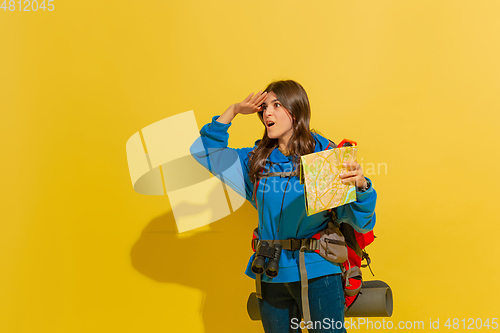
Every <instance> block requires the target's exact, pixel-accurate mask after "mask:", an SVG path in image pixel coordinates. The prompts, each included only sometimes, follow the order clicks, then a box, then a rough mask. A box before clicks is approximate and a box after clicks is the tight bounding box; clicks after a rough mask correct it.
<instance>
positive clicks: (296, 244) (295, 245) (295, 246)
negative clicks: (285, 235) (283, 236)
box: [289, 238, 302, 251]
mask: <svg viewBox="0 0 500 333" xmlns="http://www.w3.org/2000/svg"><path fill="white" fill-rule="evenodd" d="M289 240H290V251H298V250H300V247H301V245H302V239H298V238H290V239H289Z"/></svg>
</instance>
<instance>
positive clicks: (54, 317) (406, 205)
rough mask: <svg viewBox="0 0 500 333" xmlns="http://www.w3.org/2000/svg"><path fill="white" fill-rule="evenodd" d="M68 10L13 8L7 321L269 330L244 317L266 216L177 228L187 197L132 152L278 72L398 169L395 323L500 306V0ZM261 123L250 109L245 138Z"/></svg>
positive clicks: (237, 137)
mask: <svg viewBox="0 0 500 333" xmlns="http://www.w3.org/2000/svg"><path fill="white" fill-rule="evenodd" d="M54 5H55V10H54V11H53V12H48V11H45V12H43V11H37V12H19V11H18V9H17V10H16V11H15V12H9V11H8V10H7V11H3V10H0V36H1V44H0V111H1V118H0V136H1V137H0V139H1V141H0V142H1V156H2V157H1V164H0V165H1V179H2V182H1V185H2V186H1V190H0V191H1V198H0V199H1V201H0V202H1V207H2V208H1V215H0V219H1V222H0V223H1V227H0V267H1V274H0V331H1V332H6V333H17V332H23V333H24V332H36V333H39V332H51V333H59V332H60V333H63V332H64V333H67V332H123V333H125V332H142V331H145V332H207V333H213V332H239V333H243V332H263V330H262V327H261V323H260V322H251V321H250V320H249V319H248V317H247V314H246V308H245V306H246V298H247V295H248V294H249V292H251V291H252V290H253V288H254V284H253V280H251V279H249V278H248V277H246V276H245V275H244V274H243V271H244V269H245V267H246V263H247V260H248V257H249V255H250V249H249V244H250V242H249V240H250V237H251V231H252V230H253V228H254V227H255V223H256V213H255V210H253V208H252V207H251V206H250V205H249V204H245V205H244V206H243V207H242V208H240V209H239V210H237V211H236V212H235V213H234V214H232V215H230V216H228V217H226V218H224V219H222V220H220V221H218V222H215V223H213V224H212V225H210V227H206V228H205V229H203V230H198V231H197V232H191V233H190V234H188V235H183V236H178V235H177V233H176V227H175V221H174V218H173V215H172V212H171V209H170V206H169V201H168V198H167V197H165V196H144V195H140V194H137V193H135V192H134V191H133V189H132V185H131V181H130V177H129V174H128V167H127V159H126V153H125V143H126V141H127V140H128V138H129V137H130V136H131V135H132V134H134V133H135V132H137V131H138V130H140V129H141V128H143V127H145V126H147V125H149V124H152V123H154V122H156V121H158V120H160V119H163V118H166V117H169V116H172V115H175V114H177V113H181V112H184V111H187V110H194V111H195V114H196V118H197V121H198V125H199V126H200V127H201V126H202V125H203V124H204V123H207V122H209V121H210V119H211V117H212V116H213V115H216V114H219V113H221V112H223V111H224V110H225V109H226V108H227V107H228V106H229V105H230V104H232V103H236V102H238V101H240V100H242V99H243V98H244V97H246V96H247V95H248V94H249V93H250V92H252V91H254V92H255V91H257V90H259V89H263V88H264V87H265V86H266V85H267V84H268V83H269V82H270V81H272V80H275V79H294V80H297V81H298V82H300V83H301V84H302V85H303V86H304V87H305V88H306V90H307V92H308V94H309V98H310V101H311V106H312V112H313V117H312V125H313V127H314V128H315V129H317V130H319V131H320V132H321V133H323V134H324V135H325V136H327V137H329V138H331V139H332V140H334V141H337V142H338V141H340V140H341V139H342V138H344V137H347V138H350V139H354V140H357V141H358V143H359V147H360V148H359V157H362V158H363V160H362V162H363V163H365V164H366V163H375V164H377V163H385V164H386V165H387V174H385V172H382V174H378V175H373V176H371V178H372V180H373V182H374V185H375V188H376V190H377V192H378V195H379V199H378V203H377V226H376V229H375V232H376V235H377V236H378V239H377V241H376V242H375V243H374V244H373V245H372V246H370V249H369V253H370V255H371V257H372V259H373V265H372V268H373V270H374V272H375V274H376V276H375V278H376V279H381V280H384V281H386V282H388V283H389V284H390V285H391V287H392V289H393V292H394V315H393V317H392V320H393V321H394V322H397V321H400V320H404V321H416V320H423V321H424V322H425V325H426V327H428V321H429V318H432V319H433V320H435V319H437V318H440V324H441V330H448V329H447V328H445V327H443V324H444V322H445V321H446V319H447V318H459V319H462V318H465V319H468V318H482V319H483V321H484V320H485V319H486V318H493V317H500V313H499V308H500V307H499V305H498V303H497V302H498V299H499V298H500V291H499V289H498V288H497V287H496V282H497V281H498V279H499V277H500V268H499V266H498V264H497V262H498V257H499V254H500V253H499V252H500V251H499V250H498V244H497V243H498V234H499V232H500V228H499V226H498V223H499V220H500V219H499V217H500V216H499V211H498V209H497V208H495V207H497V206H496V205H497V204H498V202H497V201H498V199H499V195H498V192H499V184H500V183H499V177H498V175H499V171H500V170H499V165H500V164H499V162H500V158H499V157H498V155H497V151H498V149H499V147H500V136H499V134H498V132H499V131H498V129H499V126H498V124H499V121H500V116H499V109H500V95H499V89H500V62H499V61H498V59H500V39H499V33H500V20H499V19H498V17H499V14H500V3H499V2H498V1H497V0H474V1H473V0H467V1H466V0H439V1H437V0H418V1H417V0H412V1H407V0H392V1H389V0H387V1H383V0H370V1H367V0H348V1H347V0H312V1H305V0H302V1H292V0H267V1H239V0H238V1H234V0H231V1H159V0H158V1H150V0H148V1H60V0H55V1H54ZM16 6H18V5H17V4H16ZM262 131H263V128H262V125H261V124H260V122H259V121H258V119H257V117H248V116H247V117H243V116H242V117H238V118H237V119H236V120H235V121H234V123H233V126H232V127H231V129H230V135H231V139H230V144H231V146H232V147H243V146H251V145H253V142H254V141H255V140H256V139H258V138H260V137H261V135H262ZM364 273H365V277H366V278H368V279H369V278H370V277H369V272H368V271H365V272H364ZM499 329H500V328H499ZM351 331H354V330H351ZM357 331H360V332H361V331H364V330H357ZM452 331H461V330H452Z"/></svg>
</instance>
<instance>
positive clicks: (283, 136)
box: [262, 91, 293, 148]
mask: <svg viewBox="0 0 500 333" xmlns="http://www.w3.org/2000/svg"><path fill="white" fill-rule="evenodd" d="M262 111H263V113H262V120H263V121H264V125H266V129H267V136H268V137H269V138H270V139H278V143H279V145H280V147H281V148H285V147H286V145H287V143H288V140H289V139H290V137H291V136H292V133H293V119H292V115H291V114H290V113H289V112H288V111H287V110H286V109H285V108H284V107H283V106H282V105H281V103H280V101H278V98H277V97H276V95H275V94H274V92H272V91H271V92H269V93H268V94H267V97H266V99H265V101H264V102H263V103H262Z"/></svg>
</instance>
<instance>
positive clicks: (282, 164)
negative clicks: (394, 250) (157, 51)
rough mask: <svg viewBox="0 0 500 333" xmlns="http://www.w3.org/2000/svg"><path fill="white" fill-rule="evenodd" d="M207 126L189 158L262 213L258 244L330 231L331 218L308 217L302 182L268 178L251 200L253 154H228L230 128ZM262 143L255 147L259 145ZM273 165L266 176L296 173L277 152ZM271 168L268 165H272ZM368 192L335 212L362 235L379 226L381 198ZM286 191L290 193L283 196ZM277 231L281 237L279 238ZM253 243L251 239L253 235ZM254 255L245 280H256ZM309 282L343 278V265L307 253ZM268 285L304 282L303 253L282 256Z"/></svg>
mask: <svg viewBox="0 0 500 333" xmlns="http://www.w3.org/2000/svg"><path fill="white" fill-rule="evenodd" d="M218 117H219V116H215V117H213V119H212V122H211V123H209V124H206V125H204V126H203V128H202V129H201V131H200V134H201V136H200V138H198V139H197V140H196V141H195V142H194V143H193V145H192V146H191V154H192V155H193V157H195V159H196V160H197V161H198V162H199V163H201V164H202V165H203V166H204V167H205V168H207V169H208V170H209V171H210V172H212V173H213V174H214V175H215V176H217V177H219V178H220V179H221V180H223V181H224V182H225V183H226V184H227V185H229V186H230V187H231V188H232V189H234V190H235V191H236V192H238V193H239V194H240V195H242V196H243V197H244V198H246V199H247V200H248V201H250V203H251V204H252V205H253V206H254V207H256V208H257V207H258V213H259V236H260V239H288V238H309V237H311V236H313V235H314V234H316V233H318V232H319V231H321V230H323V229H325V228H326V225H327V222H328V216H327V212H320V213H317V214H314V215H311V216H307V214H306V208H305V199H304V185H302V184H300V181H299V178H298V177H295V176H294V177H289V178H285V177H284V178H281V177H268V178H263V179H261V180H260V182H259V187H258V188H257V194H256V200H257V205H256V204H255V201H254V199H253V183H252V182H251V181H250V178H249V177H248V170H249V156H248V154H249V153H250V152H251V151H252V150H253V149H255V147H253V148H240V149H233V148H228V147H227V145H228V139H229V134H228V132H227V131H228V129H229V127H230V126H231V124H223V123H219V122H218V121H217V119H218ZM311 134H312V135H313V137H314V139H315V140H316V147H315V150H314V151H315V152H319V151H322V150H325V149H326V147H327V146H328V143H329V141H328V139H326V138H324V137H322V136H321V135H319V134H317V133H311ZM258 142H259V141H256V145H257V144H258ZM269 161H271V162H272V163H273V164H272V165H271V166H270V169H269V171H268V172H288V171H292V170H293V167H294V166H293V161H292V158H291V157H287V156H285V155H283V154H282V153H281V152H280V151H279V150H278V148H275V149H274V150H273V151H272V152H271V155H270V156H269ZM268 166H269V164H268ZM367 180H368V182H370V188H369V189H368V190H367V191H366V192H357V193H356V194H357V201H355V202H352V203H350V204H347V205H343V206H339V207H337V208H336V213H337V216H338V219H339V220H340V221H341V222H343V223H349V224H350V225H352V227H353V228H354V229H355V230H357V231H359V232H362V233H365V232H368V231H370V230H372V229H373V227H374V225H375V203H376V200H377V194H376V192H375V190H374V189H373V186H371V181H370V180H369V179H368V178H367ZM285 189H286V190H285ZM278 231H279V232H278ZM249 238H250V235H249ZM254 257H255V253H254V254H253V255H252V256H251V257H250V260H249V261H248V265H247V269H246V272H245V273H246V274H247V275H248V276H250V277H251V278H254V279H255V274H254V273H252V271H251V270H250V267H251V264H252V261H253V259H254ZM305 263H306V269H307V277H308V278H309V279H313V278H316V277H320V276H324V275H329V274H336V273H341V269H340V264H335V263H332V262H329V261H327V260H326V259H324V258H323V257H321V256H320V255H319V254H317V253H314V252H306V253H305ZM262 281H265V282H279V283H283V282H296V281H300V272H299V251H287V250H283V251H282V253H281V259H280V269H279V273H278V276H277V277H275V278H274V279H270V278H268V277H267V276H266V275H265V274H263V275H262Z"/></svg>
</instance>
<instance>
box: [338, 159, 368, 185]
mask: <svg viewBox="0 0 500 333" xmlns="http://www.w3.org/2000/svg"><path fill="white" fill-rule="evenodd" d="M344 167H345V168H347V172H343V173H341V174H340V175H339V176H340V179H341V180H342V183H344V184H345V183H354V184H356V187H357V189H358V190H359V191H362V190H364V189H366V188H367V186H368V182H367V181H366V178H365V176H364V175H363V169H361V165H359V164H358V163H357V162H346V163H344Z"/></svg>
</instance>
